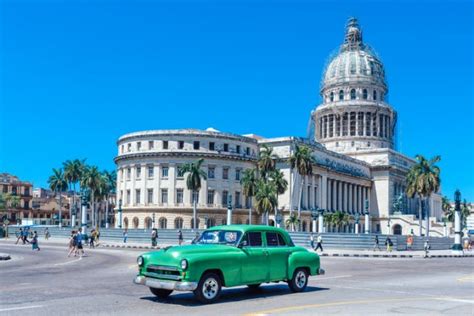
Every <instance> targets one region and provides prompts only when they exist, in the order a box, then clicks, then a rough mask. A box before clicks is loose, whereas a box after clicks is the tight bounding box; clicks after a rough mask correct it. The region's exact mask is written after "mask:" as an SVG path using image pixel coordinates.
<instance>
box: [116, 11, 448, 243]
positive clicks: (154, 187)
mask: <svg viewBox="0 0 474 316" xmlns="http://www.w3.org/2000/svg"><path fill="white" fill-rule="evenodd" d="M388 88H389V87H388V85H387V82H386V78H385V70H384V66H383V64H382V61H381V60H380V58H379V57H378V56H377V54H375V52H374V51H373V50H372V49H371V48H370V47H369V46H368V45H367V44H365V43H364V41H363V37H362V30H361V28H360V26H359V24H358V22H357V20H356V19H354V18H351V19H349V21H348V23H347V25H346V31H345V37H344V42H343V44H342V45H341V47H340V49H339V51H338V54H337V55H335V56H334V57H333V58H332V59H331V60H330V61H329V62H328V64H327V67H326V69H324V72H323V77H322V82H321V89H320V94H321V97H322V103H321V104H320V105H318V106H317V107H316V109H314V110H313V111H312V112H311V114H310V115H311V121H312V127H313V128H311V133H310V134H311V135H309V136H308V138H300V137H277V138H264V137H260V136H256V135H253V134H251V135H235V134H229V133H223V132H220V131H217V130H215V129H212V128H209V129H207V130H195V129H181V130H148V131H143V132H135V133H130V134H126V135H123V136H121V137H120V138H119V139H118V142H117V145H118V155H117V157H116V158H115V163H116V165H117V175H118V176H117V193H118V198H119V199H121V201H122V210H123V211H122V227H124V228H128V229H134V228H141V229H143V228H147V229H149V228H151V227H152V226H156V227H157V228H161V229H178V228H185V229H187V228H192V227H193V224H194V223H193V208H192V204H193V203H192V200H193V197H192V194H191V191H189V190H188V189H187V187H186V180H185V177H184V175H183V174H182V173H181V172H180V168H179V167H180V166H181V165H183V164H186V163H189V162H193V161H196V160H198V159H200V158H203V159H204V163H203V165H202V168H203V170H204V171H205V172H206V174H207V179H205V180H203V181H202V187H201V190H200V191H199V193H198V195H197V196H195V198H196V201H197V210H198V211H197V218H198V219H197V223H196V224H197V226H198V227H199V228H206V227H210V226H214V225H221V224H226V223H227V204H228V201H229V197H230V196H232V207H233V212H232V223H237V224H245V223H248V220H249V208H251V207H252V204H253V202H254V201H252V199H250V198H248V197H246V196H245V195H244V194H243V190H242V186H241V184H240V179H241V177H242V174H243V172H244V170H246V169H248V168H254V167H256V163H257V158H258V154H259V149H260V148H261V147H262V146H264V145H266V146H268V147H270V148H272V149H273V152H274V153H275V154H276V155H277V156H278V160H277V168H278V169H280V170H281V171H282V172H283V173H284V176H285V178H286V180H287V181H288V184H289V186H288V189H287V190H286V192H285V193H284V194H282V195H279V196H278V205H279V212H280V214H282V216H283V223H284V222H285V220H286V219H287V218H288V217H289V214H290V209H293V210H296V209H297V208H298V199H299V191H300V185H301V183H303V185H304V188H303V191H302V192H303V194H302V198H301V208H302V212H301V217H302V218H301V220H302V229H303V230H304V231H314V230H316V231H321V230H322V231H324V232H335V231H338V232H355V231H359V232H362V231H364V215H362V214H364V212H365V211H366V210H368V212H369V230H370V232H372V233H383V234H404V235H406V234H409V233H411V232H414V233H415V234H418V232H419V226H418V225H419V224H418V219H417V217H416V214H417V213H418V201H417V200H416V199H411V198H407V197H406V195H404V191H405V178H406V175H407V172H408V171H409V169H410V167H411V166H412V165H413V164H414V163H415V161H414V160H413V159H412V158H410V157H407V156H404V155H403V154H401V153H399V152H397V151H396V150H395V145H394V138H395V136H396V128H395V127H396V123H397V112H396V111H395V110H394V109H393V108H392V106H391V105H390V104H389V103H388V101H387V95H388V91H389V90H388ZM296 145H305V146H307V147H309V148H310V149H311V151H312V155H313V157H314V160H315V163H314V165H313V170H312V171H313V172H312V175H311V176H306V177H305V179H304V181H303V182H302V181H301V180H300V176H299V175H298V174H297V171H296V170H293V169H292V168H290V165H289V163H288V158H289V157H290V156H291V155H292V153H293V152H294V150H295V146H296ZM395 204H397V205H398V207H395ZM400 205H401V207H400ZM315 209H323V210H324V211H325V212H326V213H327V212H335V211H342V212H344V213H348V214H350V215H351V218H352V219H351V221H350V223H348V224H346V225H343V226H341V227H333V226H332V225H328V224H327V223H321V224H323V225H319V224H318V225H313V224H312V221H313V219H312V216H311V213H312V212H311V211H312V210H315ZM429 209H430V215H431V218H430V223H431V224H430V235H433V236H443V234H444V232H443V231H444V230H443V225H442V224H441V223H440V221H441V217H442V210H441V196H440V194H433V195H432V196H431V199H430V201H429ZM357 214H360V215H361V216H360V221H356V218H357V217H359V216H358V215H357ZM115 217H116V218H115V222H116V223H119V221H120V219H119V213H118V212H115ZM269 221H270V224H271V225H275V221H276V219H275V215H274V214H271V215H270V216H269ZM260 222H261V216H259V215H257V214H256V213H255V211H254V210H253V213H252V223H253V224H257V223H260ZM356 225H357V226H358V227H356Z"/></svg>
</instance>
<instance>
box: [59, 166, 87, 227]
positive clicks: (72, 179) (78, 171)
mask: <svg viewBox="0 0 474 316" xmlns="http://www.w3.org/2000/svg"><path fill="white" fill-rule="evenodd" d="M84 163H85V159H83V160H79V159H75V160H66V161H65V162H64V163H63V168H64V177H65V179H66V181H67V182H68V184H69V190H71V189H72V191H73V193H72V204H71V205H70V207H69V212H70V215H71V227H74V226H75V224H76V223H73V222H72V218H73V216H72V213H73V210H72V209H73V208H75V206H76V192H77V191H76V184H77V183H78V182H79V181H80V180H81V177H82V174H83V171H84ZM71 187H72V188H71Z"/></svg>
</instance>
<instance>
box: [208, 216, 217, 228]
mask: <svg viewBox="0 0 474 316" xmlns="http://www.w3.org/2000/svg"><path fill="white" fill-rule="evenodd" d="M206 226H207V228H211V227H212V226H216V219H215V218H213V217H209V218H208V219H207V222H206Z"/></svg>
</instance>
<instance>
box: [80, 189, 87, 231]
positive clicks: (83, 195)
mask: <svg viewBox="0 0 474 316" xmlns="http://www.w3.org/2000/svg"><path fill="white" fill-rule="evenodd" d="M86 192H87V191H86V190H82V192H81V232H82V234H85V233H86V230H87V193H86Z"/></svg>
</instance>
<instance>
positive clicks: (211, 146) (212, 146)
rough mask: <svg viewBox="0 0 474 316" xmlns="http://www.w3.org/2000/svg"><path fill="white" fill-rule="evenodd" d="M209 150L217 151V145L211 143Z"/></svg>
mask: <svg viewBox="0 0 474 316" xmlns="http://www.w3.org/2000/svg"><path fill="white" fill-rule="evenodd" d="M209 150H216V143H214V142H209Z"/></svg>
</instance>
